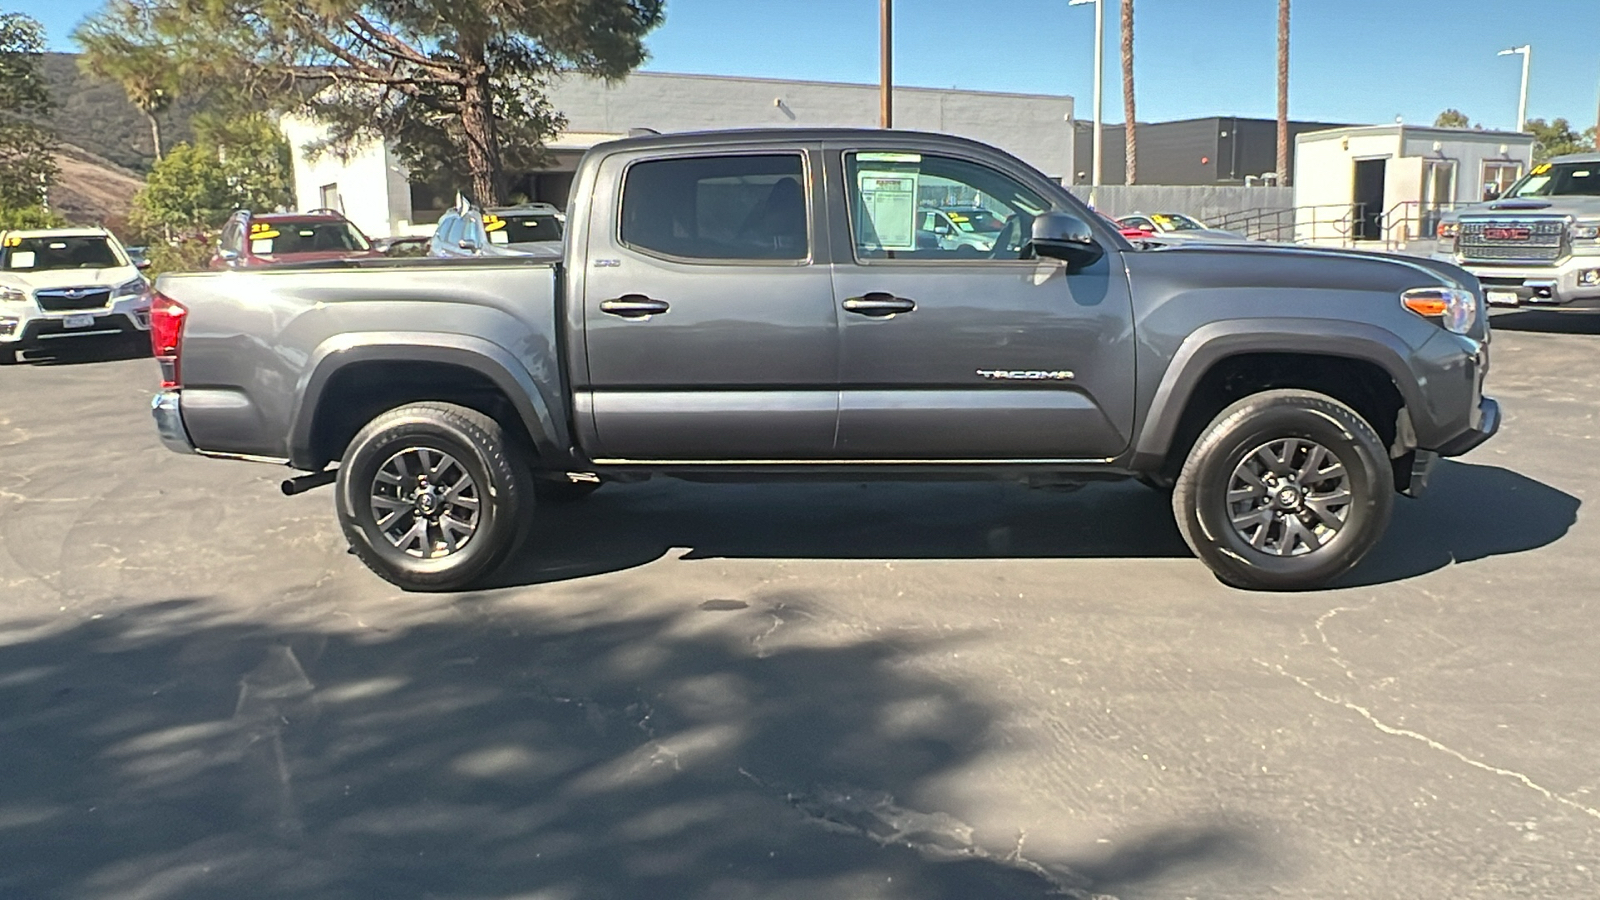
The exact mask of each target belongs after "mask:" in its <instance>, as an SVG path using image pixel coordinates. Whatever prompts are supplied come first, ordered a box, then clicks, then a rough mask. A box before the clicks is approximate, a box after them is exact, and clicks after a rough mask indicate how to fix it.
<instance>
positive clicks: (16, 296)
mask: <svg viewBox="0 0 1600 900" xmlns="http://www.w3.org/2000/svg"><path fill="white" fill-rule="evenodd" d="M27 302H28V292H27V291H24V290H22V289H21V288H14V287H7V286H6V285H3V284H0V303H27Z"/></svg>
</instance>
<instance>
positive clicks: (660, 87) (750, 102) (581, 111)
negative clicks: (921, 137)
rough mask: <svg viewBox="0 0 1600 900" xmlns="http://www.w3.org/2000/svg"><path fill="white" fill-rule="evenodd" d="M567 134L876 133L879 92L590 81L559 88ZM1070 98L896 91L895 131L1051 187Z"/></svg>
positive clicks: (706, 80) (834, 86)
mask: <svg viewBox="0 0 1600 900" xmlns="http://www.w3.org/2000/svg"><path fill="white" fill-rule="evenodd" d="M550 100H551V103H552V104H554V106H555V108H556V109H559V110H561V112H562V113H564V114H565V115H566V117H567V127H568V131H569V132H578V133H594V134H601V135H603V134H607V133H609V134H626V133H627V132H628V130H629V129H631V128H654V129H655V130H657V131H661V132H674V131H703V130H707V129H724V128H770V127H789V126H801V127H805V126H809V127H833V126H841V127H853V128H876V127H877V125H878V88H877V86H876V85H867V84H838V83H832V82H819V81H779V80H774V79H762V78H725V77H720V76H713V75H669V74H662V73H656V72H635V73H634V74H632V75H630V76H628V78H627V80H626V81H623V82H622V83H620V84H616V85H607V84H606V83H604V82H602V81H597V80H594V79H588V78H572V79H566V80H563V81H560V82H557V83H556V84H554V85H552V87H551V89H550ZM1072 112H1073V106H1072V98H1071V97H1060V96H1050V95H1042V94H997V93H981V92H977V91H943V90H930V89H926V88H897V89H896V90H895V92H894V124H895V127H897V128H906V129H912V130H917V131H939V132H946V133H949V134H956V135H960V136H962V137H969V138H972V139H974V140H978V141H982V142H984V143H986V144H992V145H993V146H996V147H999V148H1001V149H1003V150H1006V151H1008V152H1010V153H1013V154H1015V155H1016V156H1018V157H1020V158H1022V159H1023V160H1026V161H1027V162H1028V163H1030V164H1032V165H1033V166H1035V167H1037V168H1039V169H1040V170H1042V171H1043V172H1044V173H1045V174H1046V175H1049V176H1051V177H1052V178H1060V177H1062V176H1070V175H1071V173H1072V158H1073V127H1072Z"/></svg>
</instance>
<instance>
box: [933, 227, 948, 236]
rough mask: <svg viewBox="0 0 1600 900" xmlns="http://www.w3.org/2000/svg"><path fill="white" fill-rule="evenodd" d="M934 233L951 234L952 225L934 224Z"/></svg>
mask: <svg viewBox="0 0 1600 900" xmlns="http://www.w3.org/2000/svg"><path fill="white" fill-rule="evenodd" d="M933 233H934V234H937V235H941V236H942V235H946V234H949V233H950V226H949V225H935V226H933Z"/></svg>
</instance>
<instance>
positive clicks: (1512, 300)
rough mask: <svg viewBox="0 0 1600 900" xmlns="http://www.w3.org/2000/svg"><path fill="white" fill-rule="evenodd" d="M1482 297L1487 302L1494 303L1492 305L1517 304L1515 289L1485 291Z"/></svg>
mask: <svg viewBox="0 0 1600 900" xmlns="http://www.w3.org/2000/svg"><path fill="white" fill-rule="evenodd" d="M1484 299H1486V300H1488V301H1489V303H1490V304H1492V305H1494V306H1516V305H1517V292H1516V291H1487V292H1485V294H1484Z"/></svg>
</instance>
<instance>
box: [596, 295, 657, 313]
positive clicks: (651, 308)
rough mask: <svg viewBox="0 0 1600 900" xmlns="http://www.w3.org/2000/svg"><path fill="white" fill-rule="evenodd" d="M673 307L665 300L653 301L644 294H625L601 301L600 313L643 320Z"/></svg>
mask: <svg viewBox="0 0 1600 900" xmlns="http://www.w3.org/2000/svg"><path fill="white" fill-rule="evenodd" d="M670 308H671V307H670V306H668V304H667V301H665V300H653V299H651V298H649V297H646V296H645V295H643V294H623V295H622V296H621V297H618V298H617V299H615V300H601V301H600V311H601V312H603V313H608V314H610V315H613V316H621V317H623V318H624V319H642V318H644V317H645V316H654V315H659V314H660V313H664V312H666V311H667V310H668V309H670Z"/></svg>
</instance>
